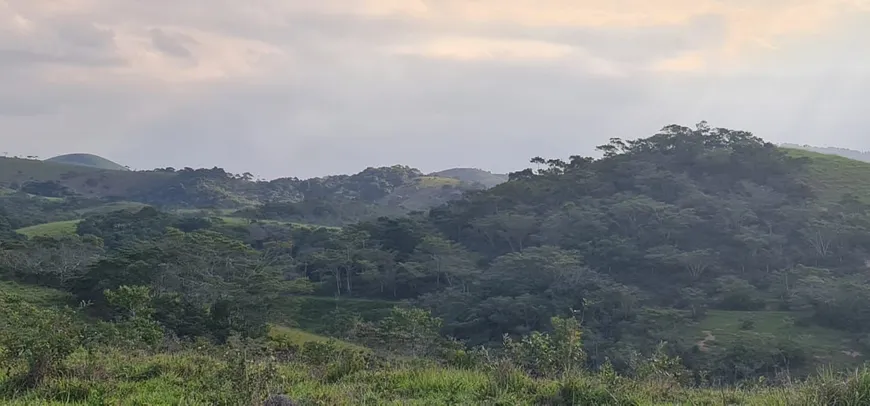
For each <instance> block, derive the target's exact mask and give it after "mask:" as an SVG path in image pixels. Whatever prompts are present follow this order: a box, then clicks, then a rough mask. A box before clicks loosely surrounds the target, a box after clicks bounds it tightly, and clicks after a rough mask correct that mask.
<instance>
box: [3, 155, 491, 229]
mask: <svg viewBox="0 0 870 406" xmlns="http://www.w3.org/2000/svg"><path fill="white" fill-rule="evenodd" d="M75 157H79V155H76V156H75ZM61 158H62V157H61ZM447 172H448V173H450V175H444V176H441V175H438V174H432V175H426V174H424V173H422V172H421V171H419V170H417V169H415V168H411V167H408V166H402V165H395V166H392V167H382V168H367V169H365V170H363V171H362V172H359V173H357V174H353V175H336V176H326V177H320V178H311V179H298V178H292V177H288V178H280V179H275V180H271V181H264V180H254V177H253V175H251V174H250V173H244V174H232V173H229V172H227V171H225V170H223V169H221V168H211V169H192V168H183V169H178V170H176V169H175V168H159V169H155V170H149V171H127V170H126V169H125V170H123V171H121V170H109V169H105V168H101V167H95V166H88V165H84V164H80V163H78V161H76V163H75V164H70V162H69V161H67V160H48V161H38V160H35V159H21V158H0V190H6V191H7V192H15V191H19V192H23V193H27V194H29V195H34V196H42V197H49V198H67V197H69V198H78V199H91V200H99V201H104V202H136V203H143V204H148V205H152V206H155V207H159V208H161V209H165V210H178V209H184V210H191V209H211V210H220V211H222V212H229V211H234V210H244V214H243V215H244V216H247V217H251V218H258V219H269V220H293V221H302V222H312V223H318V224H327V225H342V224H347V223H351V222H355V221H360V220H362V219H370V218H376V217H378V216H382V215H402V214H406V213H408V212H410V211H414V210H425V209H428V208H430V207H433V206H437V205H441V204H443V203H445V202H447V201H449V200H451V199H455V198H458V197H460V196H461V194H462V193H463V192H464V191H468V190H478V189H483V188H486V187H489V186H492V185H494V184H496V183H498V181H499V180H498V176H499V175H493V174H490V173H489V172H485V171H480V170H464V169H457V170H448V171H447ZM454 172H456V173H454ZM487 175H489V176H487ZM504 180H506V179H504ZM275 205H278V206H279V207H280V208H281V211H282V212H281V213H280V214H279V213H276V212H275V210H273V209H274V207H275Z"/></svg>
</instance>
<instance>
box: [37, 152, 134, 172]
mask: <svg viewBox="0 0 870 406" xmlns="http://www.w3.org/2000/svg"><path fill="white" fill-rule="evenodd" d="M46 161H47V162H55V163H60V164H67V165H77V166H86V167H89V168H96V169H108V170H113V171H128V170H129V169H127V167H125V166H122V165H119V164H116V163H114V162H112V161H110V160H108V159H106V158H103V157H100V156H96V155H93V154H66V155H60V156H56V157H54V158H49V159H46Z"/></svg>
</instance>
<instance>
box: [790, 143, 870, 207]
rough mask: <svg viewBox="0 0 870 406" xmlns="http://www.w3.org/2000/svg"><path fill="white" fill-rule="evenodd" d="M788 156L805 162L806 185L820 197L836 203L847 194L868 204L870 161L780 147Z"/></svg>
mask: <svg viewBox="0 0 870 406" xmlns="http://www.w3.org/2000/svg"><path fill="white" fill-rule="evenodd" d="M783 149H784V150H785V151H786V152H787V153H788V154H789V155H790V156H793V157H796V158H805V159H807V162H808V164H807V172H806V173H805V174H804V176H805V179H806V181H807V183H808V184H809V185H810V187H812V189H813V191H815V192H816V193H817V194H818V195H819V197H820V198H822V199H824V200H827V201H839V200H840V199H841V198H842V197H843V196H844V195H846V194H850V195H852V196H855V197H857V198H858V199H860V200H862V201H864V202H870V162H865V161H860V160H856V159H852V158H847V157H844V156H841V155H837V154H829V153H820V152H813V151H808V150H805V149H793V148H783Z"/></svg>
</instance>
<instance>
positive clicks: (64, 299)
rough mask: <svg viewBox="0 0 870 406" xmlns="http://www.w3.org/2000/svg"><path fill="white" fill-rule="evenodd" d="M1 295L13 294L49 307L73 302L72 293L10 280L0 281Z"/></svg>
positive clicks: (35, 303)
mask: <svg viewBox="0 0 870 406" xmlns="http://www.w3.org/2000/svg"><path fill="white" fill-rule="evenodd" d="M0 295H6V296H12V297H15V298H20V299H22V300H26V301H27V302H29V303H32V304H34V305H40V306H48V307H61V306H64V305H68V304H70V303H71V302H72V295H71V294H69V293H67V292H62V291H59V290H54V289H49V288H44V287H40V286H33V285H22V284H19V283H15V282H10V281H0Z"/></svg>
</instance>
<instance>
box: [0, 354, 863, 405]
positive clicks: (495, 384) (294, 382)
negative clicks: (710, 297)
mask: <svg viewBox="0 0 870 406" xmlns="http://www.w3.org/2000/svg"><path fill="white" fill-rule="evenodd" d="M62 369H63V371H62V373H60V374H59V375H57V376H55V377H52V378H50V379H48V380H46V381H44V382H43V383H42V384H41V385H39V386H38V387H36V388H34V389H31V390H28V391H21V390H19V391H10V390H8V389H9V386H8V385H7V384H8V383H9V379H8V375H6V372H0V389H5V391H4V392H3V396H4V398H3V399H2V403H3V404H5V405H97V404H99V405H131V406H135V405H254V404H258V403H259V402H261V399H262V398H263V397H265V396H266V395H267V394H268V393H283V394H286V395H287V396H288V397H290V398H291V399H293V400H294V401H296V402H298V403H299V404H300V405H448V404H450V405H734V404H739V405H758V406H762V405H764V406H767V405H782V406H786V405H789V406H791V405H795V406H802V405H807V406H809V405H814V406H815V405H866V404H868V401H870V372H868V371H865V370H861V371H857V372H855V373H854V374H852V375H847V376H838V375H834V374H828V375H823V376H820V377H818V378H815V379H813V380H810V381H808V382H805V383H801V384H794V385H790V386H786V387H780V388H763V387H762V388H754V389H737V388H726V389H691V388H685V387H681V386H677V385H674V384H673V383H670V382H668V381H667V380H646V381H635V380H630V379H624V378H619V377H606V376H602V375H591V374H586V375H575V376H570V377H565V378H561V379H534V378H530V377H528V376H526V375H524V374H521V373H519V372H518V371H516V370H512V369H498V368H496V369H492V370H467V369H457V368H450V367H442V366H437V365H432V364H430V365H416V366H415V365H411V364H395V365H389V366H382V367H369V368H365V369H360V370H355V371H349V372H347V373H340V374H336V373H330V367H329V366H328V365H327V366H318V365H311V364H307V363H304V362H301V361H298V360H297V361H288V362H283V363H278V364H270V365H267V364H265V363H262V362H253V363H251V362H248V363H245V364H244V366H239V364H234V363H233V362H227V361H226V360H224V359H222V358H220V357H217V356H214V355H209V354H208V353H206V352H198V351H192V350H185V351H179V352H175V353H161V354H146V353H142V352H127V351H119V350H111V349H107V350H105V351H101V352H97V353H93V354H91V355H88V354H86V353H84V352H79V353H77V354H75V355H74V356H73V357H70V359H68V360H67V362H66V363H65V364H64V365H63V368H62ZM240 394H241V395H242V396H239V395H240ZM250 394H253V395H251V396H249V395H250Z"/></svg>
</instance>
